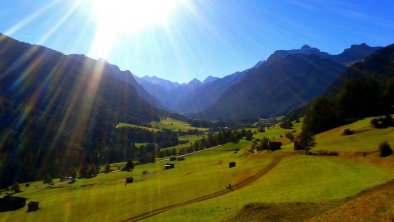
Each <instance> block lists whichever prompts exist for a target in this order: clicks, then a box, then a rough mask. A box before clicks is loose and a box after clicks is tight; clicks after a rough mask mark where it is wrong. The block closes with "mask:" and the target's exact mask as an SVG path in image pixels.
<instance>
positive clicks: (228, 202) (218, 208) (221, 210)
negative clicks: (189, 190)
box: [147, 155, 394, 221]
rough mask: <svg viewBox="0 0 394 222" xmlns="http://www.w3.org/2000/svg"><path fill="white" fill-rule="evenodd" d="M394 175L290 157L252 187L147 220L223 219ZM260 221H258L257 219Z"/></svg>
mask: <svg viewBox="0 0 394 222" xmlns="http://www.w3.org/2000/svg"><path fill="white" fill-rule="evenodd" d="M392 178H394V173H393V172H392V171H390V170H388V169H381V168H379V167H375V166H371V165H369V164H360V163H355V162H353V161H351V160H344V159H340V158H336V157H334V158H327V157H309V156H303V155H296V156H290V157H287V158H285V159H284V160H282V162H281V163H280V164H279V165H278V166H277V167H276V168H274V169H273V170H272V171H271V172H270V173H269V174H267V175H266V176H265V177H262V178H261V179H259V180H258V181H256V182H255V183H253V184H251V185H250V186H248V187H246V188H244V189H241V190H239V191H234V192H232V193H229V194H228V195H224V196H221V197H218V198H215V199H211V200H207V201H204V202H200V203H196V204H193V205H189V206H186V207H184V208H178V209H175V210H171V211H168V212H165V213H163V214H160V215H157V216H155V217H152V218H150V219H149V220H147V221H182V220H183V219H184V218H193V221H220V220H222V219H223V218H226V217H227V216H228V215H231V214H234V213H236V212H237V211H239V210H241V209H242V208H243V207H244V206H245V205H247V204H250V203H254V202H263V203H278V202H321V201H328V200H338V199H342V198H345V197H347V196H351V195H354V194H356V193H358V192H361V191H362V190H364V189H367V188H369V187H371V186H375V185H378V184H380V183H384V182H386V181H388V180H390V179H392ZM256 221H258V220H256Z"/></svg>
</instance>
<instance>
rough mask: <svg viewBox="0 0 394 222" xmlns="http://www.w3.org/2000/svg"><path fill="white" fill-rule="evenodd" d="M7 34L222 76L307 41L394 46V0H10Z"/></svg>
mask: <svg viewBox="0 0 394 222" xmlns="http://www.w3.org/2000/svg"><path fill="white" fill-rule="evenodd" d="M0 32H1V33H3V34H6V35H9V36H11V37H13V38H16V39H18V40H20V41H24V42H28V43H32V44H40V45H44V46H47V47H49V48H52V49H55V50H58V51H61V52H63V53H65V54H85V55H88V56H90V57H93V58H105V59H106V60H107V61H109V62H110V63H113V64H116V65H118V66H119V67H120V68H121V69H123V70H125V69H128V70H130V71H131V72H133V73H134V74H136V75H137V76H144V75H156V76H159V77H162V78H165V79H169V80H173V81H178V82H186V81H190V80H191V79H193V78H198V79H201V80H203V79H204V78H205V77H207V76H209V75H212V76H218V77H222V76H225V75H228V74H231V73H234V72H236V71H241V70H244V69H246V68H249V67H251V66H253V65H254V64H256V63H257V62H258V61H260V60H264V59H266V58H267V57H268V56H269V55H270V54H271V53H273V52H274V51H275V50H277V49H293V48H299V47H301V46H302V45H304V44H308V45H310V46H314V47H317V48H319V49H321V50H322V51H326V52H329V53H331V54H338V53H340V52H341V51H342V50H343V49H344V48H347V47H349V46H350V45H351V44H359V43H362V42H365V43H367V44H369V45H372V46H378V45H379V46H386V45H388V44H392V43H394V1H393V0H348V1H346V0H324V1H318V0H0Z"/></svg>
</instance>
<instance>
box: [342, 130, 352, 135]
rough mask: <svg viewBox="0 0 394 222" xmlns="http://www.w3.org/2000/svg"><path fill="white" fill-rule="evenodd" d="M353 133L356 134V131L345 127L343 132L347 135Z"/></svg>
mask: <svg viewBox="0 0 394 222" xmlns="http://www.w3.org/2000/svg"><path fill="white" fill-rule="evenodd" d="M353 134H354V131H353V130H351V129H345V130H344V131H343V133H342V135H345V136H349V135H353Z"/></svg>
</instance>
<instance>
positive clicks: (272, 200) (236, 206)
mask: <svg viewBox="0 0 394 222" xmlns="http://www.w3.org/2000/svg"><path fill="white" fill-rule="evenodd" d="M369 122H370V119H369V118H367V119H364V120H361V121H358V122H355V123H352V124H349V125H346V126H342V127H339V128H336V129H333V130H330V131H327V132H324V133H321V134H319V135H317V136H316V142H317V144H316V146H315V148H314V149H316V150H335V151H338V152H340V153H342V152H345V153H346V152H349V151H351V152H361V151H362V152H364V151H377V146H378V145H379V144H380V143H381V142H383V141H388V142H389V143H390V144H394V141H393V138H394V130H393V128H388V129H374V128H372V127H371V126H370V124H369ZM300 128H301V124H296V125H295V126H294V127H293V129H292V130H294V131H296V132H295V133H299V131H300ZM346 128H349V129H352V130H354V131H355V134H354V135H351V136H343V135H341V134H342V132H343V130H344V129H346ZM288 131H290V130H288V129H281V128H279V127H277V126H275V127H272V128H269V129H267V131H266V132H264V133H257V134H255V135H254V137H255V138H264V137H267V138H270V139H281V138H282V137H280V135H282V136H284V135H285V133H286V132H288ZM199 138H200V137H199V136H184V137H181V138H180V139H183V140H189V141H190V142H192V141H194V140H197V139H199ZM251 144H252V142H251V141H247V140H241V141H240V142H239V143H237V144H234V143H227V144H224V145H222V146H218V147H215V148H212V149H208V150H205V151H202V152H199V153H195V154H192V155H189V156H186V160H184V161H174V162H171V163H174V164H175V168H174V169H170V170H164V164H165V163H169V162H170V161H168V160H167V159H165V158H163V159H157V160H156V163H151V164H145V165H138V166H136V167H135V169H134V170H133V171H131V172H119V171H115V172H111V173H107V174H100V175H98V176H97V177H94V178H91V179H80V180H77V181H76V182H75V183H73V184H68V183H59V180H55V181H54V182H55V185H54V186H52V187H48V186H46V185H44V184H43V183H42V181H37V182H32V183H30V187H28V188H25V187H24V184H21V187H22V190H23V192H22V193H19V194H17V195H18V196H22V197H26V198H29V200H35V201H39V202H40V210H38V211H36V212H33V213H26V212H25V211H26V209H25V208H23V209H20V210H16V211H13V212H7V213H0V221H1V222H3V221H7V222H8V221H10V222H11V221H15V222H16V221H124V220H126V221H127V220H131V221H133V220H134V219H138V220H139V219H141V220H142V219H143V220H145V221H222V220H225V219H226V218H229V217H231V216H232V215H235V214H237V213H238V212H240V211H241V210H242V209H243V207H244V206H245V205H248V204H251V203H264V204H277V203H299V202H305V203H310V202H313V203H326V202H327V201H328V202H329V201H343V200H345V198H347V197H349V196H353V195H356V194H358V193H360V192H362V191H363V190H366V189H368V188H371V187H374V186H377V185H379V184H382V183H384V182H387V181H389V180H392V179H394V171H393V170H392V168H390V167H385V166H381V165H380V164H374V162H371V161H367V160H364V159H363V158H362V157H358V158H357V159H355V158H348V157H347V156H342V155H339V156H335V157H331V156H307V155H305V154H304V153H302V152H294V151H293V149H292V147H293V144H292V143H289V144H287V145H285V146H284V149H282V150H281V151H276V152H268V151H263V152H261V153H248V150H249V149H250V146H251ZM371 155H374V158H375V159H376V160H374V161H375V162H376V161H378V162H379V161H386V162H387V161H388V162H390V163H392V164H391V166H392V165H393V163H394V158H392V157H388V158H385V159H382V160H381V158H379V157H378V154H377V153H372V154H371ZM232 161H234V162H236V164H237V165H236V167H234V168H229V166H228V164H229V162H232ZM124 164H125V163H115V164H111V168H112V169H113V170H117V169H119V168H121V167H122V166H123V165H124ZM144 171H145V172H147V173H145V174H143V172H144ZM126 177H133V178H134V182H133V183H131V184H127V185H125V178H126ZM229 184H231V185H232V186H233V188H234V189H233V190H229V189H228V185H229Z"/></svg>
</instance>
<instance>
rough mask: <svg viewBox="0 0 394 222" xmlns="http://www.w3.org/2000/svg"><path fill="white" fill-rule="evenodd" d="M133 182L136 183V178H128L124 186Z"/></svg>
mask: <svg viewBox="0 0 394 222" xmlns="http://www.w3.org/2000/svg"><path fill="white" fill-rule="evenodd" d="M132 182H134V178H133V177H127V178H126V181H125V184H124V185H126V184H128V183H132Z"/></svg>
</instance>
